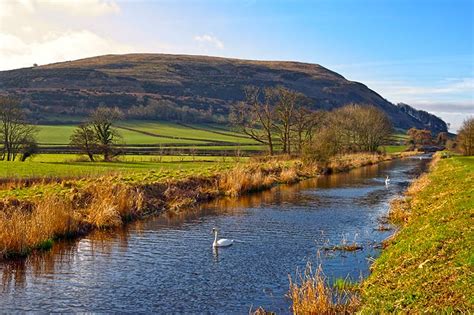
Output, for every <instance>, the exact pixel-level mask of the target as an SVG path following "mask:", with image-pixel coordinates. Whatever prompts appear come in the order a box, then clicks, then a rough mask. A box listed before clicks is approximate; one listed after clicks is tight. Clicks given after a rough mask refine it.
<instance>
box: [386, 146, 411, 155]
mask: <svg viewBox="0 0 474 315" xmlns="http://www.w3.org/2000/svg"><path fill="white" fill-rule="evenodd" d="M407 148H408V146H406V145H386V146H383V147H382V149H383V150H385V152H387V153H397V152H403V151H405V150H406V149H407Z"/></svg>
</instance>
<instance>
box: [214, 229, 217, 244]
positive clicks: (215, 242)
mask: <svg viewBox="0 0 474 315" xmlns="http://www.w3.org/2000/svg"><path fill="white" fill-rule="evenodd" d="M214 244H217V231H215V232H214Z"/></svg>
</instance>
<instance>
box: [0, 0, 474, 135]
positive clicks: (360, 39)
mask: <svg viewBox="0 0 474 315" xmlns="http://www.w3.org/2000/svg"><path fill="white" fill-rule="evenodd" d="M131 52H149V53H180V54H197V55H212V56H223V57H234V58H243V59H258V60H291V61H301V62H309V63H317V64H320V65H322V66H324V67H327V68H329V69H331V70H334V71H336V72H338V73H340V74H342V75H343V76H344V77H346V78H347V79H349V80H352V81H359V82H362V83H364V84H365V85H367V86H368V87H369V88H371V89H373V90H375V91H376V92H378V93H379V94H381V95H382V96H383V97H385V98H386V99H388V100H389V101H391V102H393V103H399V102H403V103H407V104H410V105H412V106H414V107H416V108H418V109H423V110H426V111H428V112H431V113H434V114H435V115H438V116H440V117H441V118H443V119H444V120H445V121H446V122H448V123H450V125H451V127H450V130H451V131H456V130H457V129H458V128H459V126H460V125H461V123H462V121H463V120H464V119H466V118H467V117H470V116H474V0H312V1H310V0H308V1H303V0H287V1H283V0H272V1H270V0H268V1H265V0H233V1H231V0H214V1H211V0H207V1H206V0H201V1H199V0H186V1H184V0H183V1H180V0H154V1H152V0H141V1H137V0H135V1H134V0H128V1H120V0H0V70H9V69H15V68H21V67H30V66H32V65H33V63H37V64H47V63H52V62H58V61H66V60H74V59H79V58H85V57H90V56H96V55H103V54H112V53H114V54H120V53H131Z"/></svg>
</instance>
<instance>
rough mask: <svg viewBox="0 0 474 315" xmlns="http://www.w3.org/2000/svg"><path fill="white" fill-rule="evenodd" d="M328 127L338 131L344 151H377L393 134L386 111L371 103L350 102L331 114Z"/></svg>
mask: <svg viewBox="0 0 474 315" xmlns="http://www.w3.org/2000/svg"><path fill="white" fill-rule="evenodd" d="M326 124H327V126H328V127H330V128H333V129H334V130H335V131H336V132H337V133H338V137H339V138H340V141H341V142H342V147H343V150H344V151H349V152H357V151H367V152H375V151H377V150H378V148H379V147H380V146H381V145H382V144H384V143H385V142H386V141H387V140H388V138H389V137H390V135H391V134H392V124H391V122H390V120H389V119H388V117H387V116H386V115H385V113H384V112H382V111H381V110H379V109H377V108H376V107H374V106H370V105H358V104H350V105H346V106H344V107H342V108H339V109H336V110H335V111H333V112H332V113H330V114H329V121H328V123H326Z"/></svg>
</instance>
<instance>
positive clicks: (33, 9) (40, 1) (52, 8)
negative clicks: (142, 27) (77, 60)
mask: <svg viewBox="0 0 474 315" xmlns="http://www.w3.org/2000/svg"><path fill="white" fill-rule="evenodd" d="M21 12H27V13H30V14H33V13H35V14H41V12H56V13H62V14H68V15H82V16H99V15H105V14H111V13H119V12H120V7H119V5H118V4H117V3H116V2H115V1H114V0H1V1H0V17H2V16H3V17H6V16H11V15H16V14H18V13H21Z"/></svg>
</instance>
